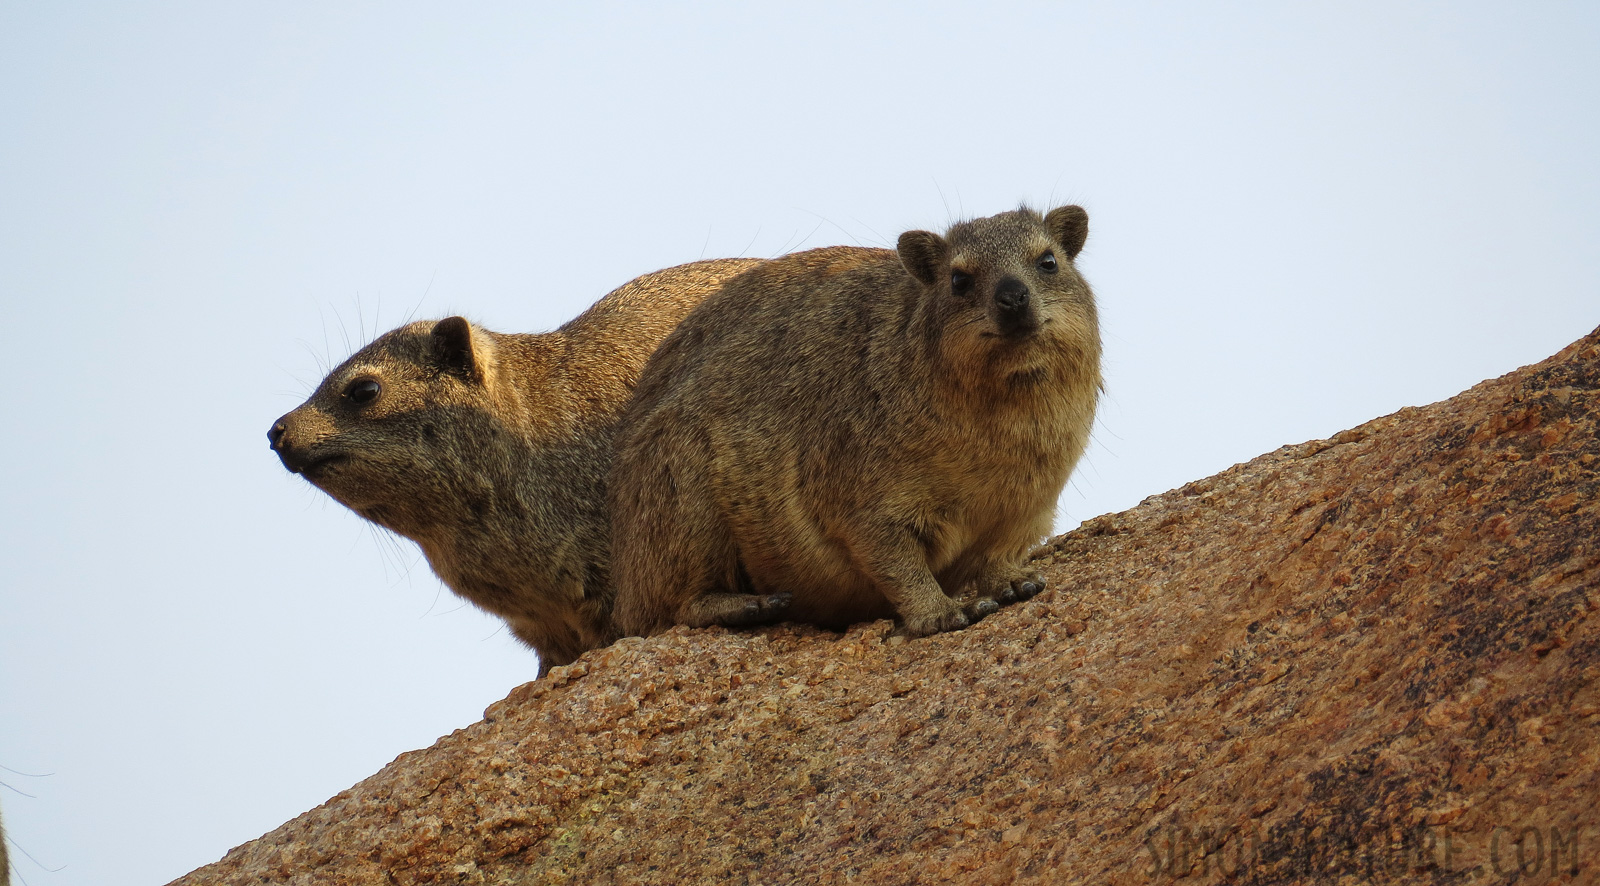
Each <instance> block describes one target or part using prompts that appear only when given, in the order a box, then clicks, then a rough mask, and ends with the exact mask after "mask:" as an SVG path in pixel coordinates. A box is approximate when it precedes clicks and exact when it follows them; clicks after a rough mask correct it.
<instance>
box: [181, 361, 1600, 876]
mask: <svg viewBox="0 0 1600 886" xmlns="http://www.w3.org/2000/svg"><path fill="white" fill-rule="evenodd" d="M1597 411H1600V330H1597V331H1596V332H1595V333H1593V334H1591V335H1589V336H1588V337H1586V338H1584V339H1582V340H1580V341H1578V342H1577V343H1575V344H1573V345H1572V346H1570V347H1568V348H1566V349H1565V350H1563V351H1562V352H1561V353H1559V354H1557V355H1556V356H1554V357H1552V358H1550V359H1549V360H1546V361H1545V362H1543V363H1540V364H1538V365H1536V366H1532V367H1527V368H1524V369H1522V370H1519V371H1517V372H1513V373H1511V374H1509V375H1506V376H1504V377H1502V378H1499V379H1495V380H1492V381H1488V382H1484V383H1483V384H1480V385H1478V386H1477V387H1474V388H1473V389H1471V390H1469V391H1467V392H1465V393H1463V394H1461V395H1459V396H1457V397H1455V398H1453V399H1450V400H1447V401H1445V402H1442V403H1437V404H1434V405H1432V406H1428V407H1424V408H1408V409H1403V410H1401V411H1400V412H1398V413H1395V414H1394V415H1390V416H1386V417H1383V418H1379V419H1376V420H1374V421H1371V422H1368V423H1367V424H1365V425H1362V426H1361V427H1358V428H1354V429H1352V430H1348V431H1345V432H1343V433H1340V434H1337V435H1335V436H1334V437H1333V438H1332V439H1329V440H1318V441H1314V442H1310V443H1304V444H1301V445H1298V446H1287V447H1284V448H1282V449H1279V450H1277V451H1275V452H1272V453H1269V454H1267V455H1264V456H1262V457H1260V458H1257V459H1255V460H1254V461H1251V462H1249V463H1247V464H1242V465H1238V466H1236V467H1234V468H1232V469H1230V470H1227V471H1225V472H1223V473H1221V474H1218V475H1217V476H1215V477H1211V478H1208V479H1205V480H1199V481H1196V482H1194V483H1190V484H1189V485H1187V486H1184V487H1183V488H1181V489H1177V490H1174V491H1172V492H1168V493H1166V494H1163V495H1158V496H1154V497H1152V498H1149V499H1147V500H1146V501H1144V502H1143V503H1142V504H1140V505H1139V506H1138V507H1137V508H1134V509H1132V510H1130V511H1126V512H1124V513H1120V514H1112V515H1107V516H1103V517H1099V518H1096V519H1094V520H1090V521H1088V522H1087V523H1085V524H1084V525H1083V526H1081V527H1080V528H1079V529H1077V530H1076V531H1074V532H1071V533H1068V534H1067V535H1064V536H1061V537H1058V538H1056V539H1053V540H1052V541H1050V542H1049V543H1048V544H1047V545H1045V546H1044V547H1042V548H1040V549H1039V551H1038V552H1036V555H1035V556H1036V559H1037V561H1038V563H1039V564H1040V566H1041V568H1042V570H1043V571H1044V573H1045V574H1046V575H1047V577H1048V578H1049V581H1050V589H1049V590H1047V591H1046V592H1045V593H1044V594H1042V595H1041V596H1039V597H1038V598H1036V599H1034V600H1031V601H1029V602H1026V603H1022V604H1018V605H1015V606H1012V607H1010V608H1008V609H1005V610H1002V611H1001V612H1000V613H998V614H996V615H993V616H991V617H989V618H988V619H986V620H984V621H983V622H981V623H979V624H977V625H974V626H973V627H971V628H968V629H967V630H964V631H960V632H956V633H951V634H945V635H940V636H935V637H931V638H927V639H921V640H911V641H905V640H904V639H903V638H900V637H897V636H894V635H893V633H892V630H891V628H892V625H891V624H890V623H888V622H879V623H874V624H863V625H858V626H856V627H854V628H852V629H850V630H849V631H846V632H845V633H843V634H834V633H829V632H825V631H820V630H814V629H809V628H802V627H796V626H791V625H785V626H779V627H775V628H771V629H765V630H753V631H725V630H718V629H710V630H695V631H690V630H684V629H678V630H675V631H673V632H670V633H668V634H666V635H663V636H659V637H656V638H653V639H648V640H642V639H628V640H624V641H622V642H620V643H618V644H616V645H615V646H612V647H611V648H608V649H603V650H598V651H595V652H591V653H589V654H587V655H585V656H584V657H583V658H582V659H580V660H579V661H578V662H576V663H574V664H573V665H571V666H568V667H564V668H556V669H554V670H553V671H552V672H551V673H550V675H549V676H548V677H547V678H546V679H543V680H540V681H538V682H535V683H529V684H527V685H524V686H521V687H518V688H517V689H515V690H514V691H512V693H511V694H510V695H509V696H508V697H507V698H506V699H505V700H504V701H501V702H498V703H496V704H495V705H493V706H492V707H490V708H489V710H488V711H486V712H485V716H484V719H483V721H482V722H479V723H475V724H473V725H471V726H469V727H467V728H465V729H461V730H458V731H456V732H455V733H453V734H452V735H450V736H447V737H445V738H443V739H441V740H440V741H439V742H438V743H437V744H435V745H434V746H433V747H431V748H428V749H426V750H421V751H416V752H412V753H407V754H404V755H402V756H401V757H399V758H398V759H396V760H395V761H394V762H393V763H391V764H390V765H388V766H387V767H385V768H384V769H383V770H382V771H380V772H379V773H377V774H376V775H374V776H372V777H371V778H369V779H367V780H366V781H363V782H361V783H360V784H358V785H356V786H354V787H352V788H351V789H349V790H348V791H345V792H343V793H341V794H339V795H338V796H336V797H334V798H333V799H331V800H329V801H328V802H327V803H325V804H323V805H322V806H320V807H318V808H316V809H313V810H311V811H310V812H307V813H305V814H304V815H302V816H300V817H299V818H297V819H295V820H294V821H291V822H289V823H288V824H285V825H284V826H283V827H281V828H279V829H277V830H275V831H273V832H272V833H270V834H267V835H265V836H263V837H261V838H260V839H258V840H256V841H254V842H252V843H248V844H246V845H244V846H240V847H238V848H236V849H234V850H233V851H231V852H229V853H228V855H227V856H226V857H225V858H223V859H222V860H221V861H219V862H217V863H215V864H212V865H209V866H207V867H204V868H201V869H200V870H197V871H195V872H194V873H192V874H190V875H188V876H186V877H184V878H182V879H180V880H178V881H176V882H178V883H182V884H201V883H240V884H242V883H251V884H257V883H263V884H264V883H296V884H300V883H304V884H311V883H318V884H403V886H409V884H421V883H462V884H491V883H492V884H500V883H516V884H543V883H566V882H580V883H617V884H624V883H626V884H678V883H700V882H707V883H710V882H715V883H840V884H842V883H872V884H898V883H939V882H953V883H974V884H984V883H1040V884H1045V883H1049V884H1063V883H1093V884H1102V883H1113V884H1120V883H1150V882H1172V881H1174V880H1177V881H1179V882H1183V883H1190V882H1193V883H1209V882H1229V883H1345V882H1348V883H1366V882H1396V883H1399V882H1404V883H1502V882H1512V881H1517V880H1519V878H1520V879H1521V881H1524V882H1529V881H1536V882H1540V883H1544V882H1594V881H1595V880H1597V879H1600V812H1597V811H1596V809H1595V806H1596V800H1597V798H1600V619H1597V618H1596V617H1595V610H1596V609H1597V608H1600V440H1597V437H1596V415H1597ZM1535 878H1536V879H1535Z"/></svg>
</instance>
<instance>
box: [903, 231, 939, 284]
mask: <svg viewBox="0 0 1600 886" xmlns="http://www.w3.org/2000/svg"><path fill="white" fill-rule="evenodd" d="M895 251H897V252H899V253H900V263H901V264H903V265H905V266H906V270H907V271H909V272H910V274H911V276H913V277H915V278H917V281H918V282H919V283H921V284H922V285H923V286H932V285H933V284H934V283H935V282H937V281H938V279H939V275H940V272H941V271H943V270H944V264H945V258H946V256H947V254H948V253H949V251H950V244H948V243H946V242H944V238H943V237H941V236H939V235H938V234H935V233H932V232H931V231H906V232H905V233H904V234H901V235H900V242H899V244H898V245H897V246H896V249H895Z"/></svg>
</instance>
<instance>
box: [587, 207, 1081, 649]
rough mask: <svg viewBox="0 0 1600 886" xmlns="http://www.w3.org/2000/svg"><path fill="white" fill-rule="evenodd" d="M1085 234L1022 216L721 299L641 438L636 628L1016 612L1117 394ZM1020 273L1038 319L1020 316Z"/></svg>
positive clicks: (761, 273)
mask: <svg viewBox="0 0 1600 886" xmlns="http://www.w3.org/2000/svg"><path fill="white" fill-rule="evenodd" d="M1086 233H1087V216H1086V215H1085V214H1084V213H1083V211H1082V210H1081V209H1078V208H1077V207H1062V208H1061V209H1058V210H1056V211H1054V212H1052V213H1051V214H1050V216H1049V217H1048V219H1046V218H1041V217H1040V216H1039V215H1038V214H1037V213H1035V212H1033V211H1031V210H1027V209H1023V210H1018V211H1015V212H1008V213H1004V214H1001V215H997V216H993V217H990V218H986V219H980V220H977V221H973V222H966V223H962V224H958V225H956V226H954V227H952V228H951V229H950V231H949V232H948V233H947V234H946V236H945V237H939V236H937V235H934V234H930V233H927V232H911V233H908V234H907V235H905V236H904V237H902V239H901V250H900V253H899V254H897V253H896V252H894V251H890V250H884V249H862V248H844V247H838V248H829V249H818V250H812V251H809V252H802V253H797V254H794V255H790V256H787V257H785V258H781V259H778V260H775V261H772V262H769V263H768V264H766V265H764V266H762V267H761V268H758V269H756V270H754V271H751V272H750V273H748V274H745V275H743V276H740V277H738V278H735V279H734V280H732V281H730V282H729V283H728V284H727V286H725V287H724V289H723V290H722V291H721V292H720V293H718V294H717V295H716V296H714V297H712V298H711V299H709V300H707V301H706V303H705V304H703V305H702V306H701V307H700V308H698V309H697V310H696V311H695V312H694V313H693V314H691V315H690V316H689V318H688V319H686V320H685V321H684V323H683V324H682V325H681V326H680V327H679V328H678V329H677V331H675V332H674V333H673V334H672V335H671V336H669V337H668V338H667V340H666V341H665V342H663V344H662V346H661V348H660V350H659V351H657V353H656V355H655V356H654V357H652V358H651V361H650V363H649V365H648V366H646V368H645V370H644V374H643V375H642V376H641V378H640V383H639V390H638V392H637V394H636V395H635V397H634V401H633V403H632V405H631V406H630V407H629V409H628V412H627V415H626V416H625V418H624V421H623V426H622V428H621V430H620V431H619V433H618V437H617V458H616V462H615V464H614V466H613V474H612V482H611V496H612V512H613V537H614V539H615V563H616V571H615V577H616V584H617V593H618V597H617V612H616V619H617V624H618V626H619V627H620V628H621V629H623V630H624V631H627V632H629V633H640V634H650V633H654V632H657V631H660V630H663V629H665V628H666V627H668V626H670V625H672V624H674V623H687V624H710V623H725V624H739V623H749V622H751V621H758V620H772V619H775V618H791V619H795V620H801V621H808V622H815V623H819V624H823V625H832V626H839V625H845V624H849V623H851V622H856V621H861V620H865V619H872V618H881V617H888V616H893V615H899V616H900V617H901V618H902V619H903V620H904V622H905V626H906V628H907V630H908V631H909V632H910V633H912V634H927V633H932V632H935V631H940V630H949V629H952V628H957V627H961V626H962V625H964V624H966V623H967V622H968V621H969V620H970V618H972V617H976V615H978V614H982V612H983V611H986V610H982V609H978V610H974V609H973V608H972V606H971V605H970V603H969V605H967V606H966V607H963V605H962V604H961V603H960V602H958V600H957V599H954V598H957V597H961V596H963V595H966V596H967V597H968V598H969V600H970V599H971V598H972V597H973V596H976V597H979V598H982V597H991V598H996V599H998V600H1000V601H1002V602H1003V601H1005V600H1007V599H1010V597H1011V594H1009V593H1008V589H1011V588H1015V587H1017V586H1018V583H1019V582H1021V581H1023V580H1024V579H1025V578H1027V577H1028V576H1029V573H1026V572H1025V571H1024V568H1023V561H1024V558H1025V556H1026V554H1027V552H1028V551H1029V549H1030V548H1031V547H1032V546H1033V545H1034V544H1035V543H1037V542H1038V541H1039V540H1040V539H1041V538H1042V537H1043V536H1045V535H1046V534H1047V533H1048V532H1049V529H1050V525H1051V520H1052V516H1053V514H1054V507H1055V500H1056V498H1057V496H1058V495H1059V494H1060V492H1061V489H1062V488H1063V486H1064V485H1065V483H1066V481H1067V477H1068V475H1069V474H1070V473H1071V471H1072V468H1073V466H1074V465H1075V464H1076V463H1077V461H1078V459H1079V457H1080V456H1081V455H1082V454H1083V450H1084V447H1085V445H1086V444H1087V442H1088V438H1089V430H1090V426H1091V424H1092V422H1093V418H1094V411H1095V405H1096V401H1097V399H1098V395H1099V388H1100V337H1099V328H1098V321H1097V319H1096V313H1095V304H1094V297H1093V295H1092V293H1091V292H1090V289H1089V287H1088V285H1087V284H1086V283H1085V282H1084V280H1083V278H1082V277H1081V276H1080V275H1079V274H1078V272H1077V270H1076V268H1075V267H1074V265H1073V262H1072V258H1073V256H1075V255H1076V254H1077V252H1078V250H1079V248H1081V246H1082V243H1083V237H1084V236H1085V235H1086ZM1045 251H1050V252H1052V253H1053V254H1054V255H1055V257H1056V259H1057V261H1058V270H1057V272H1056V273H1054V274H1046V273H1044V272H1042V271H1041V270H1040V269H1039V267H1038V263H1039V259H1040V256H1041V254H1042V253H1043V252H1045ZM952 267H956V268H958V269H959V270H962V271H965V272H966V273H968V274H970V275H972V277H973V286H972V288H971V293H970V294H969V295H968V296H967V297H961V296H958V295H956V294H955V293H954V292H953V291H952V289H951V286H950V272H951V269H952ZM1007 277H1010V278H1012V279H1013V280H1015V281H1017V283H1018V284H1020V285H1022V286H1025V287H1026V289H1027V291H1028V293H1029V301H1028V308H1027V310H1028V311H1031V312H1032V313H1029V314H1026V315H1025V316H1024V315H1023V314H1021V313H1019V312H1018V311H1016V310H1010V311H1009V312H1008V311H1006V310H1002V308H1000V307H999V306H998V305H997V302H996V300H995V298H994V294H995V292H996V287H997V286H998V285H999V284H1000V282H1001V281H1002V280H1004V279H1005V278H1007ZM921 281H927V282H926V283H924V282H921ZM1013 285H1016V284H1013ZM1019 328H1020V329H1024V330H1026V331H1025V332H1021V333H1019V332H1017V331H1016V330H1017V329H1019ZM1007 330H1010V332H1009V333H1008V332H1007ZM1041 581H1042V580H1041ZM784 594H792V595H793V596H792V600H787V599H785V598H784V596H783V595H784ZM989 609H990V610H992V609H993V604H990V606H989Z"/></svg>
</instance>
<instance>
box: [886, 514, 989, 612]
mask: <svg viewBox="0 0 1600 886" xmlns="http://www.w3.org/2000/svg"><path fill="white" fill-rule="evenodd" d="M864 535H866V537H865V538H863V539H861V541H860V542H859V543H858V545H857V547H856V549H855V551H854V553H855V555H856V557H857V560H858V562H859V563H860V565H861V566H862V567H863V568H864V569H865V570H866V572H867V575H868V576H869V577H871V578H872V580H873V582H874V583H876V584H877V586H878V589H879V591H880V592H881V593H882V594H883V595H884V596H885V597H887V598H888V600H889V602H890V603H892V604H894V608H895V611H896V612H898V613H900V620H901V621H902V622H903V623H904V626H905V632H906V633H907V634H910V635H911V636H913V637H926V636H928V635H929V634H937V633H941V632H943V631H956V630H960V629H961V628H964V627H966V626H967V625H969V624H972V623H973V622H975V621H977V620H978V619H980V618H982V617H983V616H985V615H988V614H989V613H990V612H993V611H994V610H995V609H996V608H998V607H996V606H995V604H994V603H993V602H992V601H989V603H988V606H986V607H985V606H976V605H974V606H971V607H963V606H962V605H961V604H960V603H958V602H956V601H955V600H952V599H950V597H949V595H947V594H946V593H945V592H944V588H943V587H941V586H940V585H939V582H938V580H937V579H935V578H934V577H933V573H932V572H930V571H929V570H928V561H927V558H926V556H925V555H924V554H923V551H922V545H921V544H920V543H919V542H918V541H917V539H916V538H915V537H914V536H913V535H911V533H909V532H907V531H905V530H904V529H884V530H882V531H880V532H877V533H871V534H864Z"/></svg>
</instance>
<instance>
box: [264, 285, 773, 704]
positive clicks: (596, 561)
mask: <svg viewBox="0 0 1600 886" xmlns="http://www.w3.org/2000/svg"><path fill="white" fill-rule="evenodd" d="M758 264H760V262H759V261H756V260H745V259H731V260H722V261H703V262H695V263H692V264H688V265H682V266H680V267H676V268H669V269H667V270H664V271H658V272H656V273H653V274H647V275H645V276H643V277H640V278H638V279H637V280H634V281H632V282H630V283H628V284H626V285H624V286H623V287H621V288H620V289H617V290H616V291H614V292H612V293H611V294H610V295H607V296H606V297H605V298H603V299H601V300H600V301H599V302H597V303H596V304H595V305H594V306H593V307H591V308H590V309H589V310H588V311H586V312H584V313H583V314H582V315H581V316H579V317H578V318H577V319H575V320H573V321H572V322H570V323H568V324H567V325H565V326H563V327H561V328H560V329H558V330H556V331H555V332H550V333H544V334H539V335H507V334H501V333H496V332H490V331H489V330H486V329H482V328H480V327H477V326H473V325H472V324H470V323H468V322H467V321H466V320H464V319H462V318H461V317H449V318H446V319H444V320H438V321H425V322H420V323H410V324H407V325H405V326H402V327H400V328H399V329H395V330H393V331H391V332H389V333H386V334H385V335H383V336H381V337H380V338H378V339H377V340H376V341H374V342H373V343H372V344H370V345H367V346H366V347H364V348H362V349H361V350H360V351H358V352H356V354H355V355H354V356H352V357H351V358H350V359H348V360H346V361H345V362H344V363H343V364H341V365H340V366H339V367H338V368H337V369H335V370H333V371H332V372H331V373H329V374H328V377H327V378H326V379H324V380H323V382H322V384H321V386H319V387H318V388H317V390H316V392H315V393H314V394H312V396H311V398H310V399H309V400H307V401H306V402H305V403H304V404H303V405H301V406H300V407H299V408H298V409H295V410H294V411H293V412H290V413H289V414H288V415H285V416H283V417H282V418H280V419H278V421H277V422H276V423H274V424H273V426H272V429H271V430H270V431H269V432H268V435H267V436H268V439H269V440H270V442H271V444H272V448H273V449H274V450H275V451H276V452H277V453H278V455H279V457H280V458H281V459H282V460H283V464H284V467H286V468H288V469H289V470H290V471H293V472H295V473H297V474H300V475H301V476H302V477H305V478H306V479H307V480H308V481H310V482H311V483H312V484H314V485H315V486H316V487H317V488H319V489H321V490H322V491H324V492H326V493H328V494H329V495H331V496H333V497H334V498H335V499H337V500H338V501H339V502H341V503H342V504H344V505H346V506H347V507H349V508H350V509H351V510H353V511H355V512H356V513H358V514H360V515H361V516H363V517H365V518H367V519H368V520H371V521H372V522H374V523H377V524H378V525H380V526H383V527H385V528H387V529H391V530H393V531H395V532H397V533H399V534H401V535H403V536H405V537H407V538H410V539H412V540H413V541H415V542H417V544H418V545H420V546H421V547H422V550H423V553H425V554H426V555H427V557H428V562H429V564H430V565H432V567H433V570H434V572H435V573H437V574H438V575H439V578H440V579H442V580H443V581H444V583H445V584H446V585H448V586H449V587H450V588H451V590H453V591H455V592H456V593H457V594H460V595H461V596H462V597H465V598H466V599H467V600H469V601H471V602H472V603H474V604H476V605H478V606H479V607H481V608H482V609H484V610H487V611H488V612H491V613H493V614H494V615H497V616H499V617H501V618H503V619H505V620H506V622H507V624H508V625H509V626H510V628H511V631H512V633H513V634H515V635H516V636H517V637H518V638H519V639H521V640H522V641H523V642H525V643H527V644H528V645H529V646H531V647H533V649H534V650H535V651H536V652H537V653H538V654H539V662H540V671H539V673H540V674H541V675H542V674H543V673H544V672H545V671H547V670H549V668H550V667H552V666H553V665H563V664H567V663H569V662H571V661H573V660H574V659H576V658H577V657H578V656H579V655H581V654H583V652H585V651H586V650H589V649H593V648H595V647H598V646H603V645H605V644H607V643H609V642H611V641H612V640H614V639H615V638H616V637H617V636H618V634H617V632H616V631H615V630H614V628H613V627H612V623H611V618H610V615H611V603H612V597H613V592H612V585H611V579H610V556H609V542H608V538H609V530H610V524H609V521H608V518H607V515H606V508H605V504H606V492H605V481H606V472H607V470H608V468H609V467H610V463H611V452H612V437H613V435H614V433H615V431H616V423H617V419H618V416H619V413H620V412H621V410H622V408H623V406H624V405H625V404H626V403H627V401H628V397H629V395H630V394H631V393H632V391H633V386H634V383H635V381H636V380H637V379H638V377H639V371H640V369H641V367H643V366H644V363H645V360H646V358H648V357H649V356H650V353H651V352H652V351H653V350H655V347H656V345H657V344H658V343H659V342H660V341H661V339H662V338H663V337H664V336H665V335H666V334H667V333H668V332H670V331H672V329H673V327H674V326H676V325H677V324H678V321H680V320H682V319H683V317H684V315H685V314H687V313H688V312H689V311H690V309H692V308H693V307H694V306H695V305H697V304H699V303H700V302H701V301H702V300H703V299H704V298H705V297H706V296H707V295H709V294H711V293H712V292H715V291H716V289H717V287H718V286H719V285H721V283H722V282H723V281H724V280H726V279H728V278H730V277H732V276H734V275H735V274H738V273H740V272H742V271H744V270H747V269H749V268H751V267H754V266H756V265H758Z"/></svg>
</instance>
